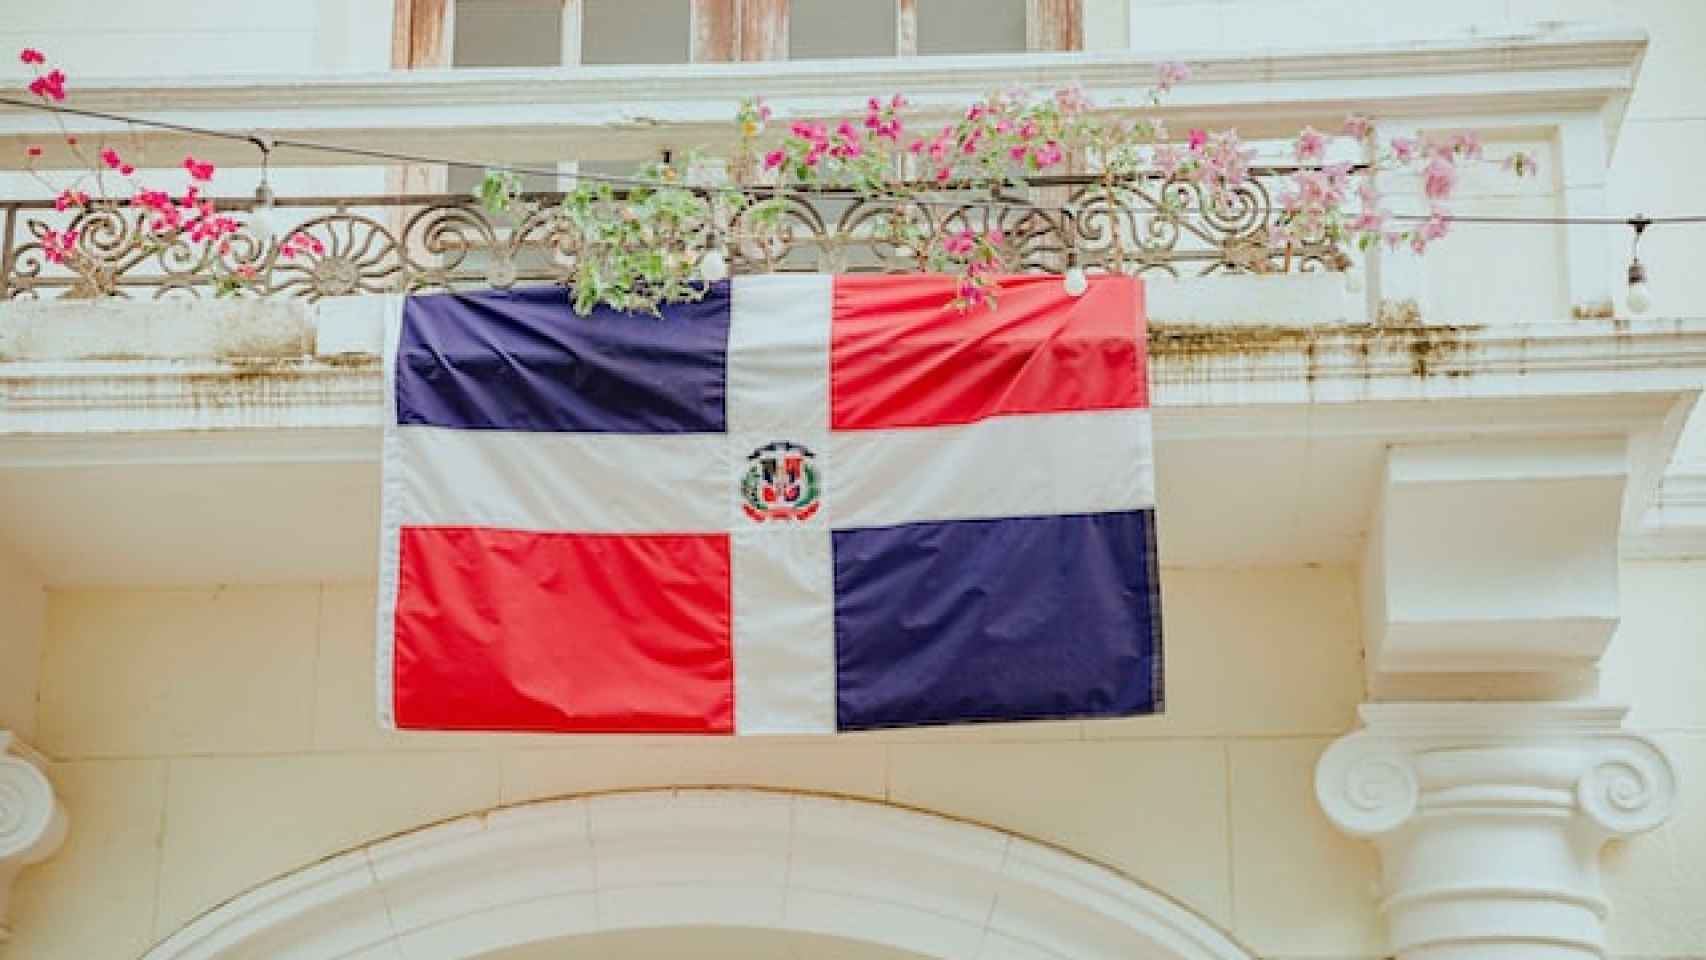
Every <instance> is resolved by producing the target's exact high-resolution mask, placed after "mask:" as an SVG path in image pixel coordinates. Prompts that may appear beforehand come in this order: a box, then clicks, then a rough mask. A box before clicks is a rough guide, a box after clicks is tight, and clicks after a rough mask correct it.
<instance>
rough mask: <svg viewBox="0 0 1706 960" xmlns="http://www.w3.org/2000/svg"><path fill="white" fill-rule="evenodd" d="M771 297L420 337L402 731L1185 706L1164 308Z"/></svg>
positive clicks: (1135, 299)
mask: <svg viewBox="0 0 1706 960" xmlns="http://www.w3.org/2000/svg"><path fill="white" fill-rule="evenodd" d="M953 287H954V281H953V279H952V278H948V277H942V276H903V277H890V276H822V275H816V276H801V275H791V276H790V275H777V276H754V277H740V278H737V279H735V280H733V281H731V282H727V283H722V284H718V285H716V286H714V287H713V288H712V289H711V290H710V292H709V294H708V295H707V296H706V297H705V298H704V299H703V300H701V301H698V302H695V303H688V304H679V305H672V306H669V307H667V308H665V310H664V313H663V316H662V317H661V318H659V317H653V316H649V315H631V314H624V313H621V312H618V311H614V310H608V309H601V310H599V311H598V312H596V313H594V314H593V315H592V316H588V317H579V316H576V315H575V313H574V311H573V310H572V309H571V308H570V301H569V295H568V293H567V291H565V290H563V289H561V288H557V287H548V288H539V289H530V290H516V291H509V292H489V293H477V294H443V295H435V296H419V297H411V298H408V299H407V300H399V301H397V303H398V307H397V309H396V310H395V311H394V315H393V316H392V317H391V318H390V322H389V323H388V325H387V326H388V335H387V338H386V339H387V349H386V381H387V397H388V401H387V406H388V410H387V419H386V426H385V455H384V510H383V514H384V520H383V524H384V526H383V541H382V542H383V554H382V558H381V573H380V604H379V631H378V633H379V643H378V680H379V691H378V692H379V709H380V714H381V716H382V718H383V719H384V721H385V723H386V724H387V725H389V726H394V727H399V728H404V729H411V730H512V731H558V732H580V733H592V732H625V733H634V732H641V733H644V732H683V733H713V734H733V733H739V734H776V733H828V732H834V731H838V730H862V729H869V728H875V727H897V726H912V725H924V724H948V723H971V722H978V721H994V720H1037V719H1058V718H1069V717H1109V716H1127V715H1132V714H1144V713H1153V712H1158V711H1159V710H1160V709H1161V699H1162V698H1161V691H1162V685H1161V631H1160V622H1161V611H1160V603H1159V595H1158V591H1157V583H1156V577H1157V567H1156V556H1155V511H1154V502H1155V500H1154V497H1155V494H1154V470H1153V464H1152V454H1151V440H1150V414H1149V392H1148V384H1147V376H1146V354H1145V323H1144V315H1143V287H1142V286H1141V284H1140V283H1139V282H1138V281H1136V280H1134V279H1131V278H1128V277H1123V276H1106V277H1094V278H1092V279H1091V281H1090V289H1089V292H1088V293H1086V294H1085V295H1083V296H1082V297H1078V298H1074V297H1071V296H1069V295H1067V293H1066V292H1065V290H1064V289H1063V286H1062V284H1061V281H1060V279H1059V278H1057V277H1034V276H1018V277H1009V278H1005V279H1003V280H1002V282H1001V285H1000V297H999V306H998V308H997V309H995V310H993V311H992V310H989V309H988V308H984V307H979V308H974V309H972V310H970V311H969V312H964V313H962V312H959V311H958V310H956V309H955V308H954V307H952V306H951V305H950V302H949V301H950V300H951V299H952V297H953Z"/></svg>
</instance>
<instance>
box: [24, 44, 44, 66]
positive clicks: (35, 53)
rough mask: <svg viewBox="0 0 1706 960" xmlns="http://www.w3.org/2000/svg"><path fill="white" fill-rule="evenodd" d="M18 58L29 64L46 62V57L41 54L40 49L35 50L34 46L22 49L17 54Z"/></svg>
mask: <svg viewBox="0 0 1706 960" xmlns="http://www.w3.org/2000/svg"><path fill="white" fill-rule="evenodd" d="M18 59H19V60H22V61H23V62H25V63H29V64H39V63H46V62H47V58H46V57H44V56H42V53H41V51H40V50H37V49H36V48H34V47H25V48H24V49H23V52H21V53H19V54H18Z"/></svg>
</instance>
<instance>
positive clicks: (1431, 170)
mask: <svg viewBox="0 0 1706 960" xmlns="http://www.w3.org/2000/svg"><path fill="white" fill-rule="evenodd" d="M1456 188H1457V167H1456V166H1455V165H1454V164H1453V163H1452V162H1451V159H1450V157H1449V156H1448V155H1446V154H1443V153H1438V154H1434V157H1433V159H1432V160H1429V161H1428V165H1427V168H1426V169H1425V170H1424V171H1423V172H1422V192H1423V193H1425V194H1426V195H1427V198H1428V200H1430V201H1432V202H1433V203H1435V204H1440V203H1444V202H1445V201H1447V200H1449V199H1451V191H1452V190H1454V189H1456Z"/></svg>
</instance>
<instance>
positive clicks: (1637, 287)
mask: <svg viewBox="0 0 1706 960" xmlns="http://www.w3.org/2000/svg"><path fill="white" fill-rule="evenodd" d="M1652 305H1653V297H1652V295H1651V294H1649V293H1648V292H1647V266H1646V264H1644V263H1642V262H1641V261H1640V260H1634V261H1631V262H1630V264H1629V312H1630V313H1646V312H1647V308H1648V307H1651V306H1652Z"/></svg>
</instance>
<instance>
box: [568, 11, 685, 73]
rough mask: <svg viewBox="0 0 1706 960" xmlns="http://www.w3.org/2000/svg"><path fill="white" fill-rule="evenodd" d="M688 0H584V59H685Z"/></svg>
mask: <svg viewBox="0 0 1706 960" xmlns="http://www.w3.org/2000/svg"><path fill="white" fill-rule="evenodd" d="M691 19H692V14H691V8H690V5H689V0H585V9H584V11H583V12H582V14H581V62H582V63H686V62H687V53H688V46H689V30H690V29H691Z"/></svg>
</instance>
